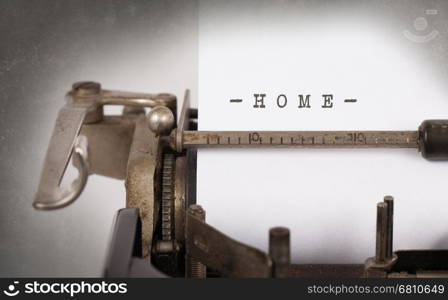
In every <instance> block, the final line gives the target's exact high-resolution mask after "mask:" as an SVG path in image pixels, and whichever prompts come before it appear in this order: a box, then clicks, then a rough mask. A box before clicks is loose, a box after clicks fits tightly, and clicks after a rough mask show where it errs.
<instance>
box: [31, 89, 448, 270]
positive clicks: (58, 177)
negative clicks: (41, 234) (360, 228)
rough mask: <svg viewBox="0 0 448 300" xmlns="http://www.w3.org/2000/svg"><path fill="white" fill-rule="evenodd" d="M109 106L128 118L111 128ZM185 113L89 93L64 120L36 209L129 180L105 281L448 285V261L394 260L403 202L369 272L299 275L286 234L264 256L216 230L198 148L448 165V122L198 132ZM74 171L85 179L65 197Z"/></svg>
mask: <svg viewBox="0 0 448 300" xmlns="http://www.w3.org/2000/svg"><path fill="white" fill-rule="evenodd" d="M105 105H122V106H123V107H124V108H123V112H122V114H121V115H116V116H105V115H104V113H103V107H104V106H105ZM145 108H147V109H148V108H150V111H149V112H148V114H146V111H145ZM178 110H179V107H178V102H177V99H176V97H175V96H174V95H172V94H166V93H164V94H143V93H131V92H120V91H111V90H104V89H102V88H101V85H100V84H99V83H96V82H79V83H76V84H74V85H73V88H72V89H71V90H70V91H69V92H68V94H67V103H66V104H65V106H64V107H63V108H62V109H61V110H60V112H59V115H58V117H57V121H56V126H55V129H54V132H53V135H52V137H51V140H50V145H49V148H48V152H47V155H46V158H45V164H44V168H43V172H42V176H41V179H40V183H39V189H38V192H37V195H36V198H35V200H34V203H33V205H34V207H35V208H36V209H40V210H51V209H58V208H62V207H64V206H66V205H69V204H70V203H72V202H73V201H74V200H76V198H77V197H78V196H79V195H80V194H81V192H82V191H83V188H84V186H85V185H86V183H87V178H88V176H89V174H98V175H103V176H108V177H112V178H117V179H123V180H125V186H126V208H123V209H121V210H119V211H118V213H117V216H116V220H115V225H114V229H113V236H112V239H111V242H110V245H109V253H108V258H107V263H106V266H105V268H104V274H103V275H104V276H105V277H167V276H172V277H187V278H206V277H240V278H247V277H283V278H284V277H296V278H298V277H307V278H348V277H352V278H353V277H383V278H384V277H448V250H400V251H394V250H393V247H392V244H393V214H394V203H393V197H392V196H386V197H384V201H383V202H380V203H378V205H377V212H376V214H377V231H376V249H375V250H373V249H372V254H374V255H373V256H372V257H371V258H368V259H367V260H366V261H365V262H364V263H363V262H360V264H292V263H291V261H290V233H289V230H288V229H287V228H284V227H276V228H272V229H271V230H270V231H269V253H265V252H263V251H260V250H258V249H256V248H254V247H251V246H250V245H246V244H244V243H243V242H239V241H236V240H234V239H232V238H231V237H228V236H226V235H224V234H223V233H221V232H220V231H219V230H218V229H217V228H214V227H212V226H210V225H208V224H207V223H206V218H205V215H206V214H205V210H204V209H203V208H202V207H201V206H199V205H198V204H196V161H197V160H196V157H197V149H198V148H201V147H223V148H226V147H297V148H303V147H311V148H313V147H383V148H416V149H418V150H419V151H420V152H421V154H422V156H423V157H424V158H426V159H428V160H448V121H447V120H427V121H424V122H423V123H422V124H421V125H420V127H419V128H418V130H416V131H285V132H281V131H276V132H272V131H253V132H243V131H198V130H197V128H198V126H197V125H198V123H197V118H198V110H197V109H194V108H191V107H190V99H189V92H188V91H187V92H186V93H185V98H184V101H183V106H182V108H181V109H180V113H179V117H178ZM70 159H71V160H72V162H73V165H74V166H75V167H76V168H77V169H78V172H79V174H78V177H77V179H75V180H74V181H73V182H72V183H71V185H69V186H67V187H64V186H61V181H62V178H63V176H64V173H65V170H66V167H67V165H68V162H69V161H70ZM372 213H373V212H372ZM372 217H373V216H372ZM267 234H268V233H267Z"/></svg>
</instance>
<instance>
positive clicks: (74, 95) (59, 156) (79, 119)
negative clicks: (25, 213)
mask: <svg viewBox="0 0 448 300" xmlns="http://www.w3.org/2000/svg"><path fill="white" fill-rule="evenodd" d="M104 105H125V106H128V107H129V106H135V107H154V106H167V107H169V108H170V109H171V110H172V111H173V113H174V114H175V112H176V97H175V96H174V95H171V94H166V93H163V94H143V93H131V92H120V91H110V90H102V89H101V85H100V84H99V83H96V82H89V81H87V82H78V83H75V84H73V87H72V90H71V91H69V92H68V93H67V103H66V105H65V106H64V107H63V108H62V109H61V111H60V112H59V115H58V118H57V121H56V125H55V129H54V131H53V135H52V137H51V140H50V144H49V147H48V151H47V155H46V158H45V162H44V167H43V172H42V175H41V179H40V182H39V187H38V192H37V195H36V198H35V200H34V203H33V204H34V207H35V208H37V209H55V208H60V207H63V206H65V205H68V204H70V203H71V202H73V201H74V200H75V199H76V198H77V197H78V196H79V195H80V194H81V192H82V190H83V188H84V186H85V181H86V179H85V178H82V177H80V178H78V179H77V181H76V182H75V183H76V184H72V185H71V186H69V187H66V188H61V187H59V184H60V182H61V181H62V177H63V175H64V173H65V170H66V167H67V164H68V162H69V160H70V157H71V154H72V152H73V146H74V143H75V140H76V138H77V136H78V134H79V132H80V130H81V126H82V125H83V123H85V124H94V123H98V122H101V121H102V120H103V118H104V117H103V106H104ZM94 138H97V140H96V141H94V142H93V143H95V144H96V145H99V144H100V143H102V141H101V139H102V138H103V137H98V136H96V137H94ZM104 143H105V144H107V142H104ZM128 145H129V139H124V141H123V145H120V148H122V147H124V148H125V149H126V148H127V147H128ZM99 147H100V148H102V146H99ZM119 151H121V153H123V149H119ZM124 152H126V150H124ZM96 153H97V152H95V157H96V158H97V157H98V156H97V155H96ZM86 155H87V153H86ZM100 159H101V158H100ZM120 162H121V166H122V165H123V160H122V159H121V160H120ZM87 164H88V162H84V163H82V164H81V165H87ZM93 165H95V164H93ZM97 165H103V163H102V162H101V161H99V162H98V164H97ZM121 170H123V169H122V168H121ZM108 171H109V170H105V168H104V165H103V168H100V169H99V172H105V173H108ZM86 172H87V171H86V170H82V171H80V176H82V175H83V174H85V173H86ZM87 173H88V172H87ZM112 173H114V174H113V175H114V176H113V177H116V176H118V177H120V178H121V177H122V175H123V174H116V173H115V172H112ZM118 173H120V172H118ZM78 182H82V183H83V184H78Z"/></svg>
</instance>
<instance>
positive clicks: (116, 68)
mask: <svg viewBox="0 0 448 300" xmlns="http://www.w3.org/2000/svg"><path fill="white" fill-rule="evenodd" d="M197 6H198V4H197V3H196V1H143V0H142V1H139V0H134V1H119V0H110V1H83V0H76V1H75V0H73V1H70V0H63V1H60V0H39V1H22V0H2V1H0V36H1V46H0V194H1V196H0V200H1V201H0V241H1V242H0V276H99V275H101V272H102V268H103V266H104V262H105V254H106V248H107V243H108V240H109V238H110V234H111V228H112V227H111V226H112V222H113V217H114V215H115V213H116V211H117V210H118V209H119V208H122V207H124V206H125V200H126V196H125V190H124V182H123V181H118V180H114V179H109V178H104V177H100V176H96V175H94V176H90V178H89V182H88V183H87V187H86V189H85V191H84V193H83V195H82V196H81V198H80V199H78V201H77V202H76V203H74V204H73V205H72V206H70V207H67V208H65V209H62V210H58V211H52V212H41V211H36V210H34V209H33V207H32V205H31V203H32V200H33V197H34V194H35V193H36V190H37V185H38V180H39V176H40V172H41V170H42V165H43V160H44V156H45V151H46V149H47V146H48V142H49V139H50V135H51V132H52V129H53V126H54V122H55V119H56V115H57V111H58V110H59V109H60V108H61V107H62V106H63V104H64V94H65V93H66V91H67V90H69V89H70V86H71V84H72V83H73V82H77V81H80V80H95V81H99V82H101V83H102V85H103V87H104V88H112V89H120V90H127V91H137V92H148V93H153V92H154V93H157V92H171V93H174V94H176V96H177V97H178V98H180V99H182V98H183V93H184V91H185V89H187V88H189V89H191V91H192V94H193V97H192V98H193V99H195V98H196V85H197V82H196V81H197ZM109 112H110V111H109ZM117 112H120V110H118V111H117ZM106 113H108V111H107V110H106ZM72 169H73V167H70V169H69V170H68V171H69V172H68V173H69V175H73V176H75V174H76V173H75V172H74V171H73V170H72ZM69 179H70V178H69Z"/></svg>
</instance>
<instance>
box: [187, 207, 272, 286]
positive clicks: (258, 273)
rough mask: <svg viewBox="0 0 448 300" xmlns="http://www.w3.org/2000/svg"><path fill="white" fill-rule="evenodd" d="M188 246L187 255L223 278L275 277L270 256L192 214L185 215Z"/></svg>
mask: <svg viewBox="0 0 448 300" xmlns="http://www.w3.org/2000/svg"><path fill="white" fill-rule="evenodd" d="M185 247H186V253H187V255H189V256H191V257H193V258H195V259H197V260H198V261H200V262H201V263H203V264H205V265H206V266H207V267H208V268H211V269H214V270H218V271H219V272H220V273H221V274H222V276H225V277H240V278H256V277H271V276H272V260H271V258H270V257H269V255H267V254H266V253H264V252H263V251H260V250H258V249H256V248H253V247H250V246H247V245H245V244H243V243H240V242H237V241H235V240H233V239H231V238H229V237H228V236H226V235H224V234H223V233H221V232H220V231H218V230H216V229H215V228H213V227H212V226H210V225H208V224H206V223H205V222H203V221H201V220H199V219H198V218H196V217H195V216H194V215H193V214H191V213H187V214H186V227H185Z"/></svg>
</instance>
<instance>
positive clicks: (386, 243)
mask: <svg viewBox="0 0 448 300" xmlns="http://www.w3.org/2000/svg"><path fill="white" fill-rule="evenodd" d="M393 210H394V209H393V197H392V196H386V197H384V202H380V203H378V204H377V220H376V249H375V257H372V258H369V259H367V261H366V264H365V265H366V276H368V277H385V276H386V274H387V272H388V271H389V270H390V269H391V268H392V266H393V265H394V264H395V263H396V260H397V256H396V255H395V254H394V253H393V245H392V242H393V236H392V235H393Z"/></svg>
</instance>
